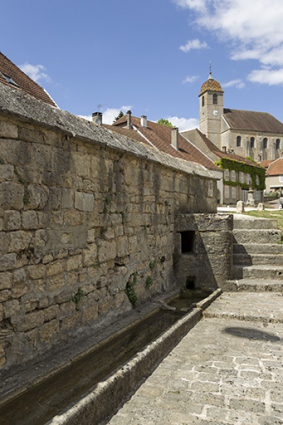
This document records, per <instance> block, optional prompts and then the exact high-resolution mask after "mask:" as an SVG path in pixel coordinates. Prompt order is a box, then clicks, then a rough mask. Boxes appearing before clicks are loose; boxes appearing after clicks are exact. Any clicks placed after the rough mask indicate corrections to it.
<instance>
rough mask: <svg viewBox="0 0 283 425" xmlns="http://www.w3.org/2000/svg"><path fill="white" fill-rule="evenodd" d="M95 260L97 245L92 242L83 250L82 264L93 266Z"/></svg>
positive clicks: (96, 259)
mask: <svg viewBox="0 0 283 425" xmlns="http://www.w3.org/2000/svg"><path fill="white" fill-rule="evenodd" d="M97 262H98V258H97V246H96V244H95V243H93V244H91V245H88V248H87V249H84V250H83V264H84V266H94V265H96V263H97Z"/></svg>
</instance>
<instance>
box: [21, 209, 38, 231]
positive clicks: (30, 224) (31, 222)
mask: <svg viewBox="0 0 283 425" xmlns="http://www.w3.org/2000/svg"><path fill="white" fill-rule="evenodd" d="M22 228H23V229H25V230H29V229H37V228H38V218H37V213H36V212H35V211H23V212H22Z"/></svg>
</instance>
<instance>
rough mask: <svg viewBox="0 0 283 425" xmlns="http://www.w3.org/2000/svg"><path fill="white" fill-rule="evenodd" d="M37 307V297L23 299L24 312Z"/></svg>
mask: <svg viewBox="0 0 283 425" xmlns="http://www.w3.org/2000/svg"><path fill="white" fill-rule="evenodd" d="M37 308H38V298H31V299H28V300H27V301H25V312H26V313H28V312H30V311H33V310H36V309H37Z"/></svg>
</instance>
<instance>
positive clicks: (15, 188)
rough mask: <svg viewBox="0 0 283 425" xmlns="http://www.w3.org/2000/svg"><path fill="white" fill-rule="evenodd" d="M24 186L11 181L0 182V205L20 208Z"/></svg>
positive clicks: (6, 207)
mask: <svg viewBox="0 0 283 425" xmlns="http://www.w3.org/2000/svg"><path fill="white" fill-rule="evenodd" d="M23 197H24V186H23V185H21V184H16V183H12V182H4V183H0V207H3V208H4V209H8V210H13V209H15V210H20V209H21V208H22V207H23Z"/></svg>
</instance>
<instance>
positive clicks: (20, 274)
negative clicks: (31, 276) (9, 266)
mask: <svg viewBox="0 0 283 425" xmlns="http://www.w3.org/2000/svg"><path fill="white" fill-rule="evenodd" d="M26 280H27V274H26V271H25V269H24V268H22V269H18V270H15V271H14V273H13V283H16V284H17V283H23V282H25V281H26Z"/></svg>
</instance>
